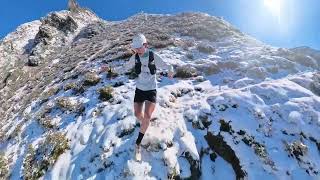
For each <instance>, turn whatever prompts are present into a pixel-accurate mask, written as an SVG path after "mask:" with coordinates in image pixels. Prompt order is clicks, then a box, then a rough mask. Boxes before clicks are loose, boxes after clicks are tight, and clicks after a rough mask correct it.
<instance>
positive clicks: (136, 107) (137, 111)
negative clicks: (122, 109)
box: [133, 102, 144, 124]
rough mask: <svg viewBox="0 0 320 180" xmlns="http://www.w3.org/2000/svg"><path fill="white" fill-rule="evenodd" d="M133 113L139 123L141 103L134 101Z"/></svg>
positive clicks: (141, 115) (141, 117)
mask: <svg viewBox="0 0 320 180" xmlns="http://www.w3.org/2000/svg"><path fill="white" fill-rule="evenodd" d="M133 106H134V115H135V116H136V118H137V119H138V120H139V122H140V124H142V122H143V118H144V117H143V112H142V108H143V103H136V102H135V103H134V105H133Z"/></svg>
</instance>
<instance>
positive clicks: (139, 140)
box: [136, 132, 144, 145]
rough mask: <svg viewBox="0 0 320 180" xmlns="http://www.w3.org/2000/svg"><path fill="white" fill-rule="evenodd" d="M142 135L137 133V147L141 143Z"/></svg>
mask: <svg viewBox="0 0 320 180" xmlns="http://www.w3.org/2000/svg"><path fill="white" fill-rule="evenodd" d="M143 136H144V134H143V133H142V132H139V136H138V138H137V141H136V144H137V145H139V144H140V143H141V141H142V138H143Z"/></svg>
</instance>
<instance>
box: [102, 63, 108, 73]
mask: <svg viewBox="0 0 320 180" xmlns="http://www.w3.org/2000/svg"><path fill="white" fill-rule="evenodd" d="M109 70H110V67H109V66H108V65H106V64H103V65H101V67H100V72H106V71H109Z"/></svg>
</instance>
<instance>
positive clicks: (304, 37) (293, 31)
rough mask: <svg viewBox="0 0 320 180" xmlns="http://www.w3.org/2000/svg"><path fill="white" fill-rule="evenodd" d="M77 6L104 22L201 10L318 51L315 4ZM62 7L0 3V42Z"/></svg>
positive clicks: (54, 2) (19, 0)
mask: <svg viewBox="0 0 320 180" xmlns="http://www.w3.org/2000/svg"><path fill="white" fill-rule="evenodd" d="M266 1H270V2H269V3H268V2H266ZM271 1H272V2H271ZM78 2H79V4H80V5H81V6H85V7H89V8H90V9H92V10H93V11H94V12H95V13H96V14H97V15H98V16H100V17H102V18H103V19H105V20H109V21H112V20H122V19H126V18H127V17H129V16H131V15H134V14H136V13H138V12H141V11H143V12H146V13H160V14H176V13H179V12H186V11H187V12H190V11H197V12H205V13H208V14H210V15H214V16H222V17H223V18H224V19H225V20H227V21H229V22H230V23H231V24H233V25H234V26H235V27H237V28H238V29H240V30H241V31H243V32H245V33H247V34H249V35H251V36H253V37H255V38H257V39H259V40H261V41H263V42H266V43H268V44H271V45H273V46H278V47H289V48H290V47H297V46H310V47H313V48H316V49H320V21H319V19H320V11H319V10H318V8H319V7H320V1H319V0H157V1H156V0H117V1H111V0H109V1H102V0H78ZM279 3H280V5H279ZM270 4H271V5H270ZM66 6H67V0H45V1H44V0H28V1H24V0H1V6H0V38H3V37H4V36H5V35H6V34H8V33H9V32H11V31H13V30H14V29H15V28H16V27H17V26H18V25H20V24H22V23H25V22H28V21H32V20H36V19H40V17H43V16H45V15H46V14H47V13H48V12H50V11H57V10H62V9H66Z"/></svg>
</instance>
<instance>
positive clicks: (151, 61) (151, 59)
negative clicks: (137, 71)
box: [148, 51, 157, 75]
mask: <svg viewBox="0 0 320 180" xmlns="http://www.w3.org/2000/svg"><path fill="white" fill-rule="evenodd" d="M148 66H149V70H150V73H151V74H152V75H153V74H155V73H156V70H157V68H156V65H155V62H154V53H153V51H149V63H148Z"/></svg>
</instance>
